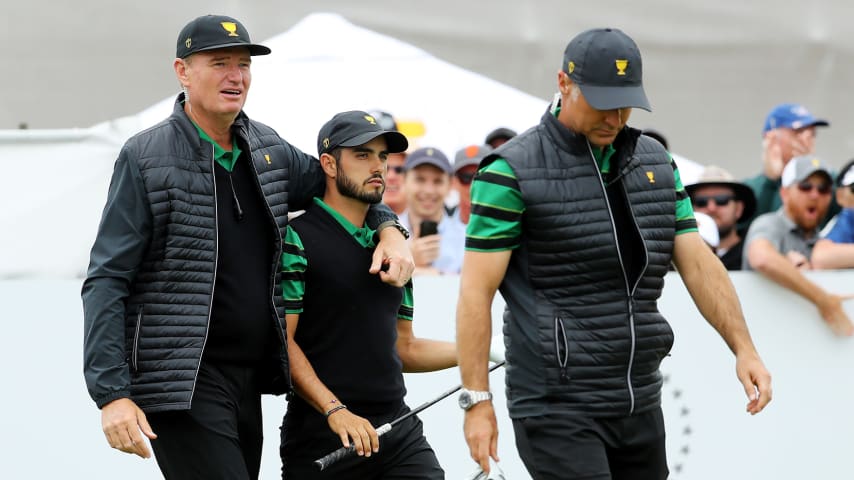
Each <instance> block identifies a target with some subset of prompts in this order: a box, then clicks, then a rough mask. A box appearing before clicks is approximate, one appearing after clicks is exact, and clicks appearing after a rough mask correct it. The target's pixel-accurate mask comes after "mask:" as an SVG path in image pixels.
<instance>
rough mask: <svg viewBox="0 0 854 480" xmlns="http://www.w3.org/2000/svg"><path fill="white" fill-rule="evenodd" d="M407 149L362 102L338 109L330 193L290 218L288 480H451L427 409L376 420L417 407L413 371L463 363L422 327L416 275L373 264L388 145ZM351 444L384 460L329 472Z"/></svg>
mask: <svg viewBox="0 0 854 480" xmlns="http://www.w3.org/2000/svg"><path fill="white" fill-rule="evenodd" d="M406 148H407V140H406V137H404V136H403V135H402V134H401V133H399V132H397V131H387V130H383V129H382V127H381V126H380V125H379V124H378V122H377V120H376V119H375V118H374V117H373V116H371V115H369V114H367V113H365V112H362V111H349V112H342V113H339V114H338V115H335V116H334V117H333V118H332V119H331V120H330V121H329V122H327V123H326V124H325V125H324V126H323V128H321V130H320V134H319V137H318V156H319V158H320V163H321V166H322V168H323V171H324V173H325V175H326V191H325V193H324V195H323V198H322V199H320V198H315V199H314V204H313V205H311V206H310V207H309V208H308V209H306V212H305V213H304V214H302V215H301V216H299V217H297V218H295V219H294V220H293V221H292V222H291V224H290V225H289V226H288V228H287V232H286V234H285V238H284V253H283V255H282V271H283V280H282V295H283V296H284V299H285V308H286V319H287V337H288V352H289V356H290V363H291V376H292V378H293V384H294V390H295V391H296V393H297V395H295V396H293V397H292V398H291V399H290V401H289V403H288V412H287V414H286V415H285V418H284V420H283V424H282V435H281V441H282V444H281V449H280V453H281V456H282V464H283V469H282V471H283V475H284V477H285V478H299V479H312V478H354V479H355V478H421V479H441V478H444V472H443V471H442V468H441V467H440V466H439V462H438V460H437V459H436V455H435V454H434V452H433V450H432V448H431V447H430V445H429V444H428V443H427V440H426V439H425V438H424V436H423V434H422V426H421V421H420V420H419V419H418V418H417V417H416V416H412V417H409V418H407V419H406V420H405V421H403V422H401V423H400V424H397V425H396V426H395V427H394V428H393V429H392V430H391V431H390V432H388V433H386V434H385V435H384V436H383V437H381V438H380V437H379V436H378V434H377V431H376V429H375V427H374V426H378V425H383V424H386V423H389V422H390V421H392V420H394V419H396V418H399V417H401V416H403V415H404V414H406V413H407V412H409V407H407V406H406V404H405V403H404V401H403V399H404V395H405V393H406V388H405V386H404V382H403V372H427V371H434V370H440V369H444V368H450V367H452V366H455V365H456V363H457V357H456V346H455V345H454V344H453V343H452V342H444V341H438V340H428V339H423V338H418V337H416V336H415V334H414V332H413V328H412V324H413V322H412V317H413V301H412V284H411V282H410V283H409V284H407V285H406V286H405V287H404V288H396V287H394V286H391V285H387V284H385V283H383V282H382V281H380V280H379V279H378V278H377V277H376V276H375V275H371V274H370V273H369V271H368V267H369V266H370V261H371V258H372V255H373V251H374V249H375V248H376V244H375V243H374V231H373V230H372V229H371V228H369V227H368V226H367V225H366V223H365V218H366V215H367V213H368V208H369V207H370V206H371V205H373V204H376V203H379V202H380V201H381V200H382V195H383V190H384V189H385V175H386V172H387V167H388V164H387V158H388V154H389V153H393V152H403V151H405V150H406ZM351 443H352V444H353V445H354V446H355V450H356V453H357V454H358V455H359V456H364V457H374V458H371V461H369V462H367V461H363V459H361V458H358V457H350V458H348V459H345V460H342V461H340V462H338V463H336V464H334V465H332V466H331V467H329V468H327V469H326V470H324V471H323V472H320V471H319V470H318V469H317V468H316V467H315V465H314V464H313V461H314V460H316V459H317V458H320V457H322V456H324V455H326V454H327V453H329V452H331V451H334V450H336V449H338V448H339V447H341V446H342V445H343V446H345V447H346V446H349V445H350V444H351Z"/></svg>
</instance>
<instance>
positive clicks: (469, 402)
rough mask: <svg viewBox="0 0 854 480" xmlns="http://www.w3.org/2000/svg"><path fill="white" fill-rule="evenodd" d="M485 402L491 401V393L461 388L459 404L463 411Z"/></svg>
mask: <svg viewBox="0 0 854 480" xmlns="http://www.w3.org/2000/svg"><path fill="white" fill-rule="evenodd" d="M487 400H492V392H488V391H478V390H469V389H467V388H463V389H462V393H460V400H459V403H460V408H462V409H463V410H469V409H471V408H472V407H473V406H475V405H477V404H478V403H480V402H485V401H487Z"/></svg>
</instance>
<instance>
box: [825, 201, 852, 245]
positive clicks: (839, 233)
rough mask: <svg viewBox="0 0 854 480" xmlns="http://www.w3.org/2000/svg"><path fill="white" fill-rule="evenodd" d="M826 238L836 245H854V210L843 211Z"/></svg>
mask: <svg viewBox="0 0 854 480" xmlns="http://www.w3.org/2000/svg"><path fill="white" fill-rule="evenodd" d="M825 238H827V239H828V240H830V241H832V242H834V243H854V209H851V208H846V209H844V210H842V212H840V213H839V217H837V219H836V223H835V224H834V225H833V228H832V229H831V230H830V232H829V233H828V234H827V236H826V237H825Z"/></svg>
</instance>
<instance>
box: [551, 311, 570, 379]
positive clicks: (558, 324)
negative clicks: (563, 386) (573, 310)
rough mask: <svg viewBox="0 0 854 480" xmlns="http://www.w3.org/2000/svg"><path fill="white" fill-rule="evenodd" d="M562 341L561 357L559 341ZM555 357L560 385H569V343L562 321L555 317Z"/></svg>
mask: <svg viewBox="0 0 854 480" xmlns="http://www.w3.org/2000/svg"><path fill="white" fill-rule="evenodd" d="M558 334H560V339H561V340H563V356H561V354H560V341H559V338H558ZM555 356H556V357H557V363H558V366H560V383H569V380H570V377H569V373H568V372H567V371H566V370H567V364H568V363H569V341H568V340H567V339H566V327H564V326H563V319H562V318H560V317H559V316H556V317H555Z"/></svg>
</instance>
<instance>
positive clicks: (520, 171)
mask: <svg viewBox="0 0 854 480" xmlns="http://www.w3.org/2000/svg"><path fill="white" fill-rule="evenodd" d="M614 146H615V148H616V153H615V154H614V157H613V158H612V160H611V162H612V163H611V164H612V166H613V168H614V169H617V171H616V172H615V175H614V178H613V179H612V180H610V183H614V182H619V184H620V185H614V186H613V187H611V188H614V187H616V188H623V189H624V194H625V195H623V197H624V198H626V199H627V200H628V202H627V203H628V208H627V211H628V216H629V219H628V223H629V224H631V225H633V227H634V228H636V229H637V231H638V233H639V235H634V236H632V235H623V236H621V237H622V238H625V239H630V238H638V239H642V241H641V242H637V244H633V245H631V248H632V249H633V250H632V252H633V255H634V256H636V257H639V258H640V262H639V263H640V265H641V269H640V276H639V277H638V278H636V279H630V276H629V275H627V274H626V270H627V268H628V266H624V264H623V259H622V258H621V255H620V249H619V247H618V243H617V242H618V239H617V238H618V237H617V226H616V224H615V223H614V220H613V214H612V210H611V206H610V204H609V199H608V196H607V195H606V187H605V183H604V182H603V178H602V176H601V174H600V172H599V168H598V166H597V163H596V161H595V159H594V157H593V155H592V151H591V150H590V147H589V146H588V143H587V140H586V139H585V138H584V137H583V136H581V135H577V134H574V133H572V132H571V131H569V130H568V129H566V128H565V127H564V126H563V125H562V124H560V123H559V122H558V121H557V119H556V118H554V116H552V115H551V114H549V113H547V114H546V115H545V116H544V117H543V120H542V122H541V123H540V125H538V126H537V127H534V128H532V129H530V130H528V131H527V132H525V133H524V134H522V135H520V136H519V137H518V138H517V139H515V140H514V141H513V142H511V143H508V144H506V145H505V146H503V147H502V148H501V149H499V150H498V151H497V152H496V153H495V154H494V157H503V158H505V159H506V160H507V162H508V163H509V164H510V166H511V167H512V168H513V170H514V172H515V174H516V177H517V181H518V184H519V189H520V191H521V193H522V198H523V200H524V203H525V207H526V211H525V213H524V215H523V218H522V229H523V230H522V247H521V248H519V249H518V250H517V251H515V252H514V255H525V256H526V261H525V265H527V268H526V269H525V268H524V267H523V268H522V269H518V270H515V271H514V270H513V269H512V268H511V269H510V270H508V274H516V275H519V274H521V275H527V278H526V279H521V280H520V279H515V280H516V284H517V285H518V284H519V282H525V284H527V285H529V288H530V289H531V290H532V291H533V292H534V296H535V299H534V302H533V311H532V312H528V313H526V314H523V315H514V312H512V311H510V312H508V315H509V316H510V317H511V319H510V321H511V322H512V317H514V316H518V317H527V318H528V319H535V320H534V323H535V324H533V325H516V326H515V327H514V328H517V329H521V331H522V332H524V333H523V334H522V336H523V338H522V339H521V340H522V341H526V340H527V341H529V342H531V343H533V344H534V345H528V346H527V347H526V348H516V349H514V348H513V347H514V342H519V341H520V339H518V338H510V339H509V341H508V359H509V360H510V361H511V362H510V363H511V364H512V363H516V364H517V365H518V366H519V367H521V368H512V365H511V368H509V369H508V372H507V375H508V379H507V382H508V388H509V390H510V392H511V398H512V394H513V392H514V390H519V391H520V392H526V393H525V394H527V395H529V397H531V396H532V397H538V398H536V400H535V401H536V402H538V403H539V404H540V405H541V406H542V409H543V411H544V412H547V413H555V412H577V413H584V414H591V415H595V416H616V415H627V414H632V413H634V412H641V411H644V410H648V409H650V408H653V407H655V406H657V405H659V403H660V396H661V394H660V390H661V384H662V379H661V374H660V373H659V370H658V367H659V363H660V362H661V359H662V358H663V357H664V356H665V355H667V353H668V352H669V350H670V347H671V345H672V343H673V333H672V330H671V329H670V326H669V325H668V324H667V322H666V321H665V320H664V318H663V317H662V316H661V314H660V313H659V312H658V308H657V305H656V301H657V299H658V297H659V296H660V295H661V291H662V288H663V285H664V275H665V273H667V270H668V266H669V263H670V258H671V253H672V249H673V239H674V234H675V219H676V213H675V205H676V192H675V180H674V173H673V166H672V162H671V161H670V159H669V156H668V155H667V153H666V152H665V151H664V150H663V148H662V147H661V146H660V145H659V144H658V143H657V142H655V141H654V140H651V139H648V138H647V137H642V136H640V135H639V132H638V131H637V130H634V129H629V128H625V129H624V130H623V131H622V132H621V133H620V134H619V136H618V137H617V139H616V141H615V143H614ZM489 161H490V159H487V160H486V162H487V163H488V162H489ZM525 270H526V271H525ZM506 282H507V279H505V283H506ZM511 283H512V282H511ZM502 293H503V294H505V295H513V291H507V290H505V289H502ZM513 303H516V304H518V303H519V302H512V301H508V305H512V304H513ZM522 303H525V302H522ZM527 303H529V304H530V301H528V302H527ZM518 331H520V330H517V332H518ZM514 350H515V351H514ZM514 354H515V355H514ZM531 392H537V393H535V394H533V395H531Z"/></svg>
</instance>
